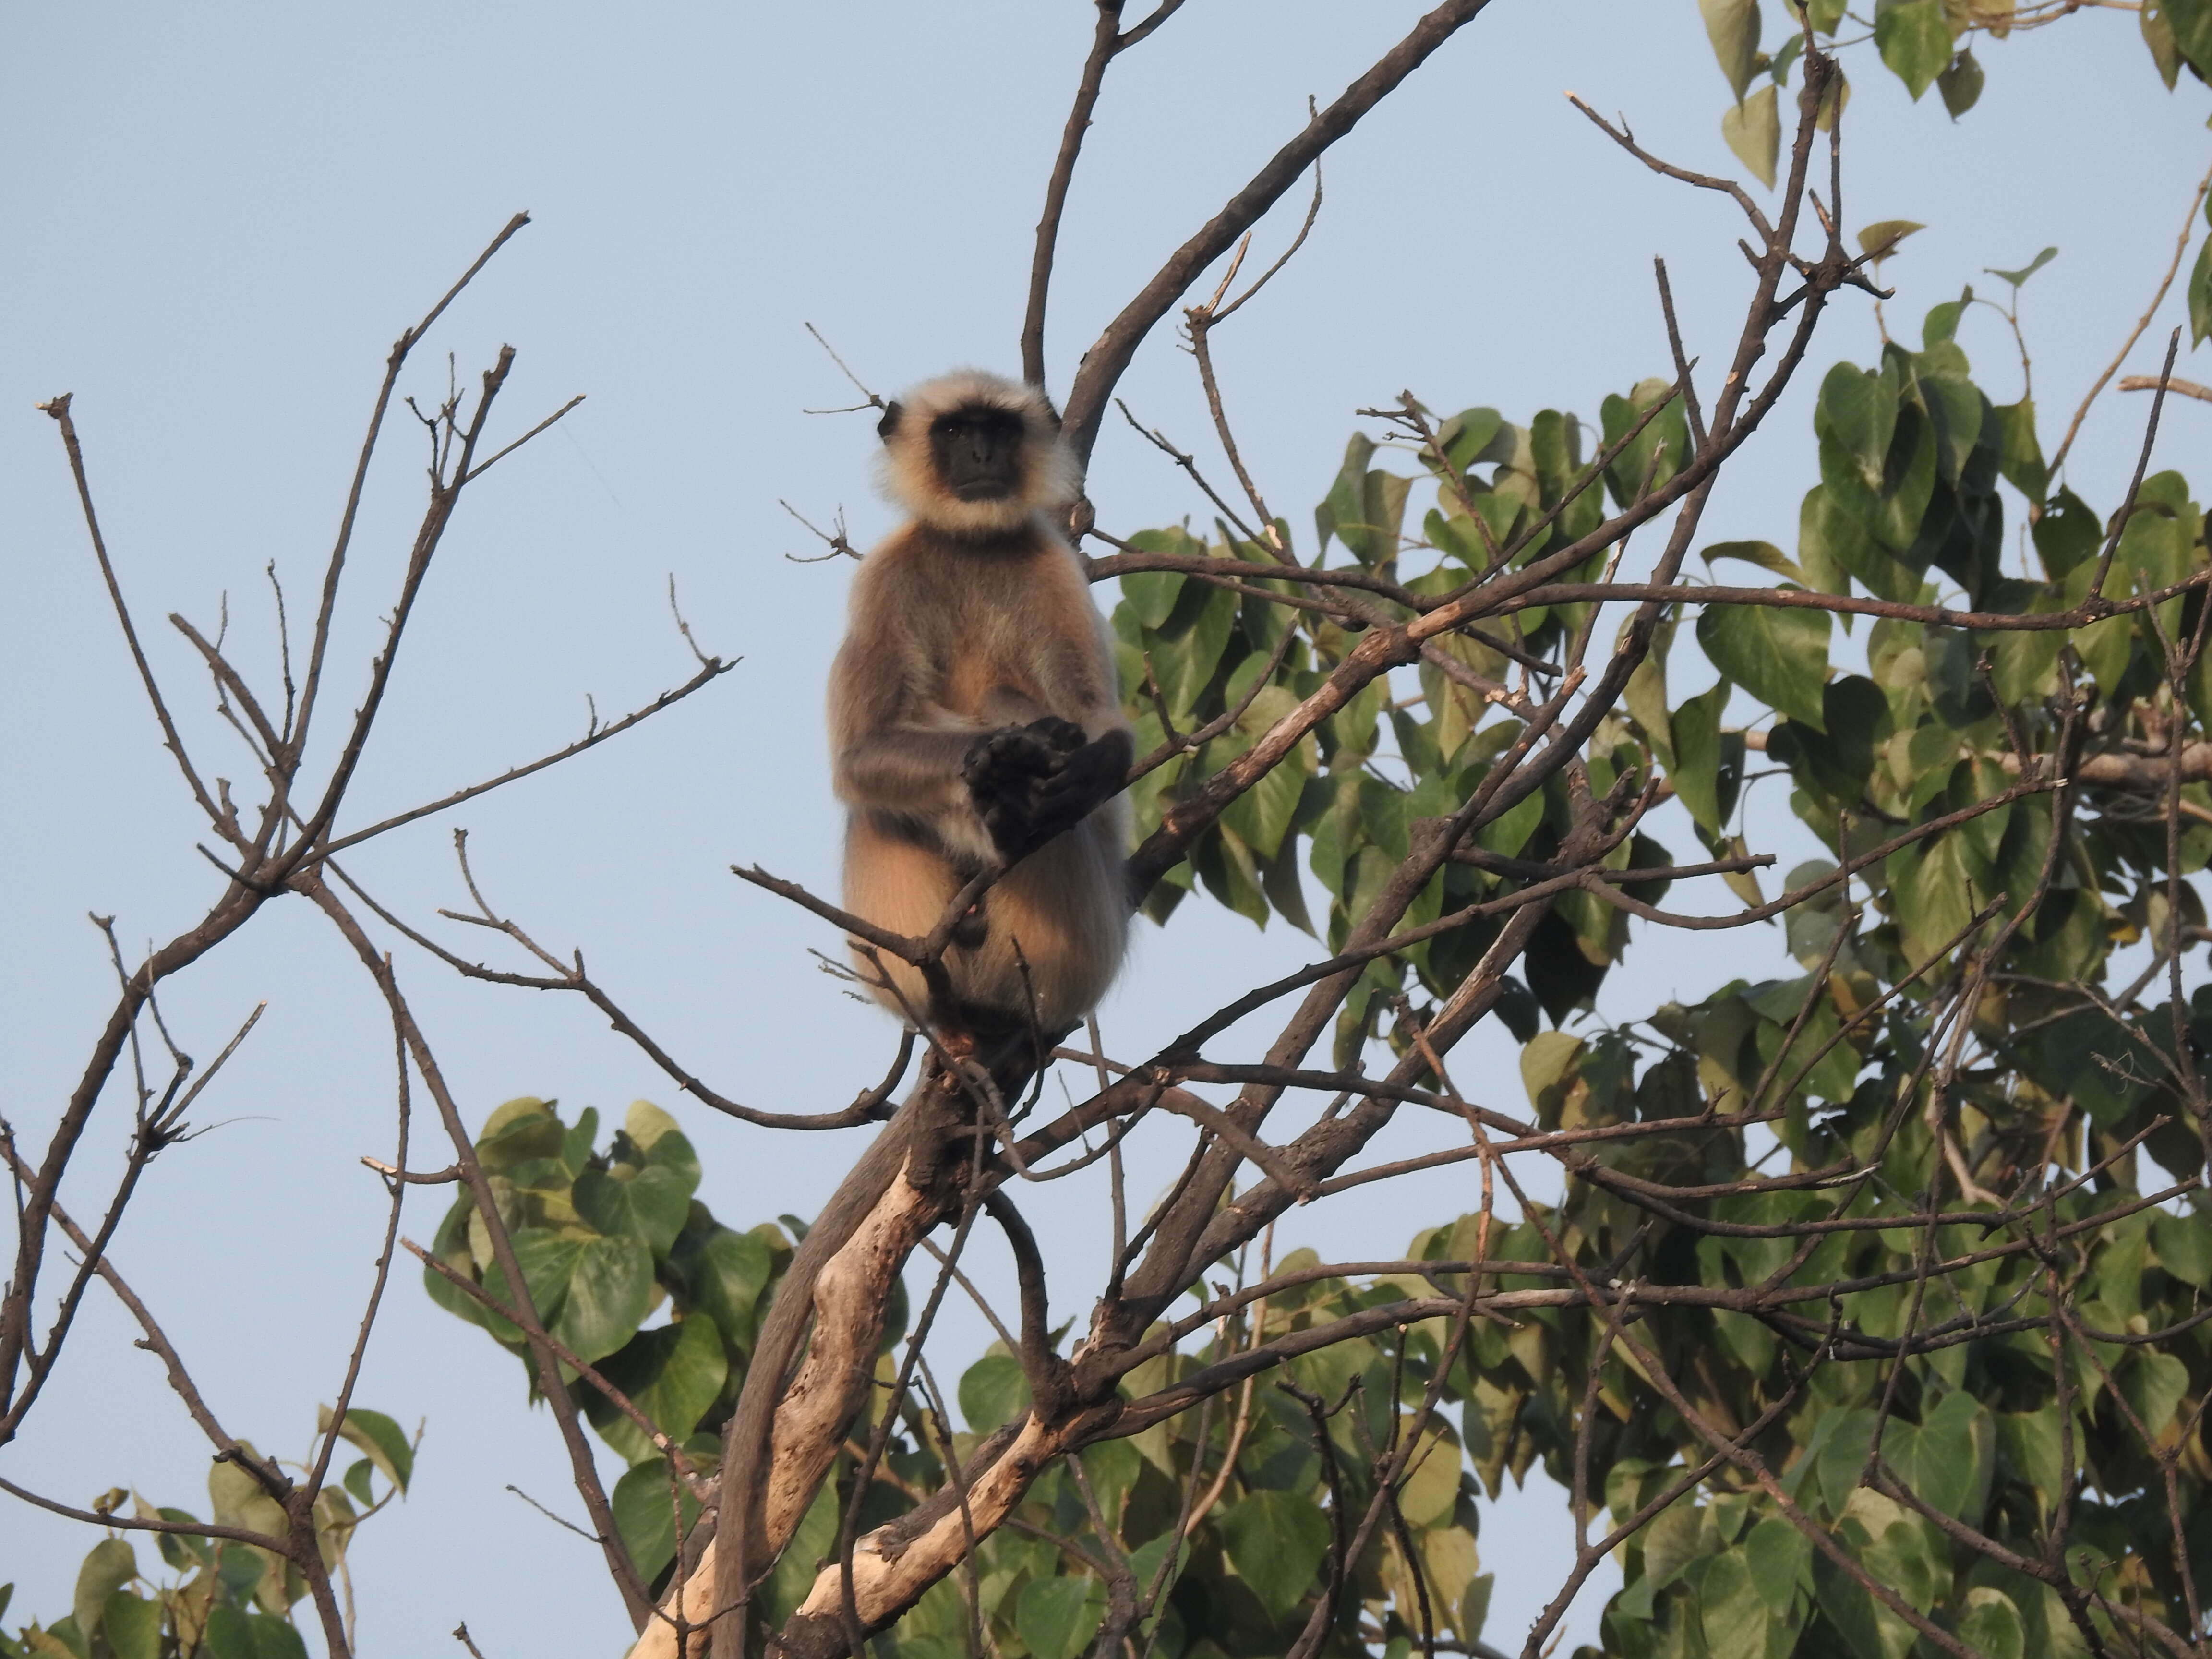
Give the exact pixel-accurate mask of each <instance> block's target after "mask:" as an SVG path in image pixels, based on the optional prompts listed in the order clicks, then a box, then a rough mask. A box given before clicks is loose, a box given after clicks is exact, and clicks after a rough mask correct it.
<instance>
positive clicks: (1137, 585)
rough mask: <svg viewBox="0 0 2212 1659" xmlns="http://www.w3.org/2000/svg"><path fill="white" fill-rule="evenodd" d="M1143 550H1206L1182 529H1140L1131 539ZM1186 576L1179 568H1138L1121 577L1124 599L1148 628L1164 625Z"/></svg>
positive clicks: (1198, 553) (1175, 552)
mask: <svg viewBox="0 0 2212 1659" xmlns="http://www.w3.org/2000/svg"><path fill="white" fill-rule="evenodd" d="M1129 545H1130V546H1131V547H1133V548H1134V549H1136V550H1137V551H1139V552H1140V553H1166V554H1170V555H1173V556H1178V557H1186V558H1187V557H1191V556H1203V555H1204V554H1205V551H1206V549H1205V548H1204V546H1203V545H1201V544H1200V543H1199V542H1198V540H1197V539H1196V538H1194V537H1193V536H1192V535H1191V533H1190V532H1188V531H1187V530H1183V529H1180V528H1177V529H1172V530H1140V531H1139V532H1137V533H1136V534H1135V535H1133V536H1132V537H1130V538H1129ZM1185 580H1187V579H1186V578H1185V577H1184V576H1183V575H1182V573H1181V572H1179V571H1174V570H1138V571H1132V572H1131V573H1130V574H1127V575H1126V576H1124V577H1122V578H1121V598H1122V600H1123V601H1124V602H1125V603H1126V604H1127V605H1128V607H1129V609H1130V610H1131V611H1133V612H1134V613H1135V614H1136V617H1137V620H1138V621H1139V622H1141V623H1144V625H1145V626H1146V628H1150V629H1158V628H1160V627H1162V626H1164V624H1165V623H1166V622H1167V619H1168V618H1169V617H1170V616H1171V615H1173V614H1174V611H1175V608H1176V600H1177V599H1181V598H1182V589H1183V583H1184V581H1185Z"/></svg>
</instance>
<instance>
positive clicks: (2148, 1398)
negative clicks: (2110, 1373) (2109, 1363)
mask: <svg viewBox="0 0 2212 1659" xmlns="http://www.w3.org/2000/svg"><path fill="white" fill-rule="evenodd" d="M2120 1392H2121V1393H2122V1394H2123V1395H2126V1396H2127V1401H2128V1404H2129V1405H2130V1406H2132V1407H2134V1408H2135V1413H2136V1417H2138V1418H2139V1419H2142V1425H2143V1427H2144V1429H2145V1430H2147V1431H2148V1432H2149V1433H2150V1434H2151V1435H2152V1436H2153V1437H2156V1436H2158V1435H2160V1434H2161V1433H2163V1432H2164V1431H2165V1430H2166V1425H2167V1424H2169V1423H2171V1422H2172V1421H2173V1414H2174V1413H2175V1412H2176V1411H2177V1410H2179V1407H2180V1405H2181V1402H2182V1401H2183V1400H2184V1399H2185V1398H2186V1397H2187V1396H2188V1394H2189V1367H2188V1365H2187V1364H2185V1363H2184V1362H2183V1361H2182V1360H2181V1359H2180V1358H2179V1357H2178V1356H2176V1355H2174V1354H2170V1353H2160V1352H2158V1351H2157V1350H2156V1349H2154V1348H2137V1349H2136V1350H2135V1351H2134V1352H2132V1353H2131V1354H2130V1357H2129V1359H2128V1363H2127V1364H2126V1365H2125V1366H2124V1368H2123V1369H2122V1370H2121V1371H2120Z"/></svg>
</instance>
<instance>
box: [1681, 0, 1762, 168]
mask: <svg viewBox="0 0 2212 1659" xmlns="http://www.w3.org/2000/svg"><path fill="white" fill-rule="evenodd" d="M1698 10H1699V14H1700V15H1702V16H1703V17H1704V18H1705V39H1707V40H1710V41H1711V42H1712V45H1713V56H1714V57H1715V58H1717V59H1718V60H1719V63H1720V66H1721V73H1722V74H1723V76H1726V77H1727V79H1728V83H1729V93H1730V94H1733V95H1734V97H1735V100H1736V101H1737V102H1738V103H1739V104H1741V102H1742V101H1743V89H1744V88H1746V87H1747V86H1749V85H1750V84H1751V77H1752V76H1753V75H1755V74H1757V73H1758V72H1759V0H1698ZM1770 102H1771V100H1770ZM1766 181H1767V183H1769V184H1772V183H1773V182H1774V180H1773V177H1772V174H1771V172H1770V173H1769V174H1768V177H1767V180H1766Z"/></svg>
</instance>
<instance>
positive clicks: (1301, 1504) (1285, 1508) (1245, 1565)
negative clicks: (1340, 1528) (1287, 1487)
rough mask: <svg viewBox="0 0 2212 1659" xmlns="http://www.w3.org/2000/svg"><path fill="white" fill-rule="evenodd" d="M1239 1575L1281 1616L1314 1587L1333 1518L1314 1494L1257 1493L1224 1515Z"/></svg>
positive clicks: (1227, 1542) (1224, 1527)
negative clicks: (1331, 1518) (1311, 1495)
mask: <svg viewBox="0 0 2212 1659" xmlns="http://www.w3.org/2000/svg"><path fill="white" fill-rule="evenodd" d="M1221 1536H1222V1541H1223V1542H1224V1543H1225V1545H1226V1546H1227V1547H1228V1550H1229V1559H1230V1560H1231V1562H1233V1563H1234V1564H1235V1565H1236V1568H1237V1577H1240V1578H1242V1579H1243V1581H1244V1582H1245V1583H1248V1584H1249V1585H1250V1586H1251V1587H1252V1591H1253V1594H1254V1595H1257V1596H1258V1597H1259V1598H1260V1600H1261V1602H1263V1603H1264V1604H1265V1605H1266V1607H1267V1611H1268V1612H1269V1613H1272V1614H1273V1615H1274V1617H1275V1618H1277V1619H1278V1620H1279V1619H1281V1618H1283V1617H1285V1615H1286V1614H1287V1613H1289V1612H1290V1611H1291V1608H1293V1607H1297V1604H1298V1602H1299V1601H1300V1600H1301V1599H1302V1598H1303V1597H1304V1595H1305V1594H1306V1592H1307V1591H1308V1590H1310V1589H1312V1588H1313V1587H1314V1583H1315V1580H1316V1576H1317V1575H1318V1574H1319V1572H1320V1571H1321V1564H1322V1557H1323V1556H1324V1555H1325V1554H1326V1553H1328V1538H1329V1531H1328V1519H1327V1517H1325V1516H1323V1515H1322V1512H1321V1506H1320V1505H1319V1504H1316V1503H1314V1502H1313V1501H1312V1500H1311V1499H1310V1498H1304V1497H1299V1496H1296V1495H1293V1494H1292V1493H1290V1492H1254V1493H1252V1494H1251V1495H1250V1496H1249V1497H1248V1498H1244V1499H1243V1501H1241V1502H1240V1503H1238V1504H1237V1505H1236V1506H1235V1507H1234V1508H1232V1509H1231V1510H1230V1511H1229V1513H1228V1514H1227V1515H1225V1516H1223V1517H1222V1519H1221Z"/></svg>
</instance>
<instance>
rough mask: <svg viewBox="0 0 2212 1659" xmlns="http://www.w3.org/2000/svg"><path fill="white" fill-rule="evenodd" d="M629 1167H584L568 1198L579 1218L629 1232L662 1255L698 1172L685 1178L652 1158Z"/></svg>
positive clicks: (616, 1232) (685, 1212) (605, 1229)
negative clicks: (689, 1178) (636, 1165)
mask: <svg viewBox="0 0 2212 1659" xmlns="http://www.w3.org/2000/svg"><path fill="white" fill-rule="evenodd" d="M672 1139H677V1140H682V1139H683V1137H682V1136H681V1135H677V1136H674V1137H672ZM634 1167H635V1166H630V1165H623V1164H617V1165H616V1172H610V1171H608V1170H585V1171H584V1172H583V1174H581V1175H580V1176H577V1177H576V1182H575V1185H574V1187H573V1188H570V1189H569V1200H570V1201H571V1202H572V1203H574V1205H575V1206H576V1214H577V1215H578V1216H579V1217H580V1218H581V1219H582V1221H583V1223H584V1225H586V1226H587V1227H590V1228H592V1230H593V1231H597V1232H601V1233H605V1234H607V1235H608V1236H609V1237H616V1236H623V1237H629V1238H634V1239H635V1240H637V1241H638V1243H641V1244H643V1245H644V1246H645V1247H646V1248H647V1249H649V1250H650V1251H652V1253H653V1255H656V1256H662V1255H667V1254H668V1248H669V1246H670V1245H671V1244H673V1243H675V1242H676V1235H677V1234H678V1233H680V1232H682V1231H684V1219H685V1218H686V1217H687V1216H689V1215H690V1211H691V1188H692V1187H693V1186H694V1185H696V1182H697V1176H696V1173H695V1174H694V1176H693V1177H692V1179H691V1180H690V1181H686V1180H685V1179H684V1176H683V1175H682V1174H681V1173H680V1172H679V1171H678V1170H669V1169H664V1168H662V1167H660V1166H659V1165H658V1164H647V1165H646V1166H645V1167H644V1168H643V1169H639V1170H635V1173H629V1170H632V1169H633V1168H634ZM694 1169H695V1171H696V1165H694ZM625 1177H627V1178H625Z"/></svg>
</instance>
